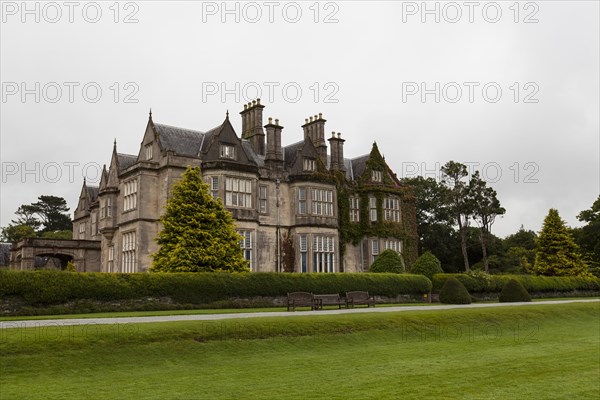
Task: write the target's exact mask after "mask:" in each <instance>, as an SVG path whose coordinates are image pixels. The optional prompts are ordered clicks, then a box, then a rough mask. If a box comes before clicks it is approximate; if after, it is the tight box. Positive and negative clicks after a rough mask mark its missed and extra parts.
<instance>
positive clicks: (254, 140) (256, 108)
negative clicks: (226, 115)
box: [240, 99, 265, 156]
mask: <svg viewBox="0 0 600 400" xmlns="http://www.w3.org/2000/svg"><path fill="white" fill-rule="evenodd" d="M263 108H265V106H263V105H261V104H260V99H256V100H253V101H251V102H250V103H248V104H244V111H242V112H240V115H241V116H242V139H246V140H249V141H250V144H251V145H252V148H253V149H254V151H255V152H256V154H260V155H261V156H264V155H265V132H264V131H263V126H262V113H263Z"/></svg>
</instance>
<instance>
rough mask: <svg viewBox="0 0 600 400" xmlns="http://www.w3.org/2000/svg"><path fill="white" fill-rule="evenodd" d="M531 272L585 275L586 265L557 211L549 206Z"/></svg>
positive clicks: (538, 273)
mask: <svg viewBox="0 0 600 400" xmlns="http://www.w3.org/2000/svg"><path fill="white" fill-rule="evenodd" d="M533 272H534V273H535V274H537V275H549V276H586V275H588V274H589V273H588V266H587V265H586V264H585V262H584V261H583V259H582V257H581V254H580V253H579V246H578V245H577V244H576V243H575V241H574V240H573V237H572V236H571V233H570V232H569V230H568V229H567V227H566V226H565V222H564V221H563V220H562V219H561V218H560V216H559V215H558V211H557V210H556V209H554V208H551V209H550V211H549V212H548V215H547V216H546V218H545V219H544V226H543V227H542V231H541V232H540V236H539V238H538V240H537V252H536V255H535V264H534V266H533Z"/></svg>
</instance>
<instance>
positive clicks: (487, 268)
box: [479, 227, 490, 274]
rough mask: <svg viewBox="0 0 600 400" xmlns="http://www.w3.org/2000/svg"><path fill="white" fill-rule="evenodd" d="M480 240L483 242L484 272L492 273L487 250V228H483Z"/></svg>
mask: <svg viewBox="0 0 600 400" xmlns="http://www.w3.org/2000/svg"><path fill="white" fill-rule="evenodd" d="M479 238H480V240H481V252H482V254H483V270H484V271H485V273H486V274H489V273H490V266H489V264H488V258H487V248H486V246H485V242H486V235H485V228H483V227H482V228H481V234H480V235H479Z"/></svg>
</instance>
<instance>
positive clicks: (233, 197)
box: [225, 177, 252, 208]
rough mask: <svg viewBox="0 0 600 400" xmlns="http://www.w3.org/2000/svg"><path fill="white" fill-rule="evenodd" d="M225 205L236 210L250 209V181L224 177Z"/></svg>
mask: <svg viewBox="0 0 600 400" xmlns="http://www.w3.org/2000/svg"><path fill="white" fill-rule="evenodd" d="M225 205H226V206H227V207H236V208H252V180H251V179H245V178H237V177H225Z"/></svg>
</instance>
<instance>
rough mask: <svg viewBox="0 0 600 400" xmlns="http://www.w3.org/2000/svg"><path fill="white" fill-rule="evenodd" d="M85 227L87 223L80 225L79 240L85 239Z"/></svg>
mask: <svg viewBox="0 0 600 400" xmlns="http://www.w3.org/2000/svg"><path fill="white" fill-rule="evenodd" d="M85 225H86V223H85V222H80V223H79V239H85V231H86V226H85Z"/></svg>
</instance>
